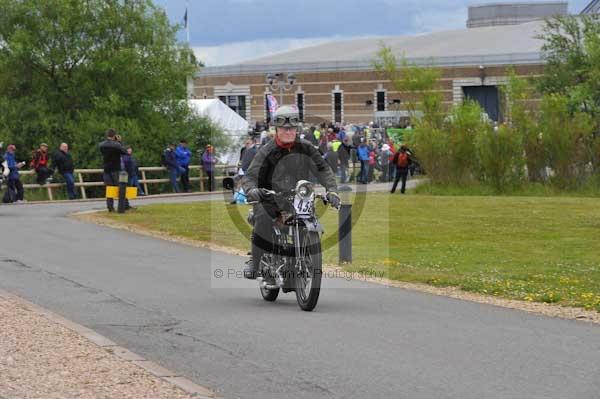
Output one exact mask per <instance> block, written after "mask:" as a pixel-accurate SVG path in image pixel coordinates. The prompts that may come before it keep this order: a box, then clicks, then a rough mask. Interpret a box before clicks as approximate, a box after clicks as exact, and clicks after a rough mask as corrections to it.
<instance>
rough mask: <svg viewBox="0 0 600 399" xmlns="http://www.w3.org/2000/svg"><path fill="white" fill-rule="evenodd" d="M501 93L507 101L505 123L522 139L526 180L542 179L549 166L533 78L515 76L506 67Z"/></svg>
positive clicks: (513, 72)
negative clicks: (539, 120)
mask: <svg viewBox="0 0 600 399" xmlns="http://www.w3.org/2000/svg"><path fill="white" fill-rule="evenodd" d="M504 94H505V98H506V99H507V103H508V104H507V105H508V110H507V111H508V112H507V122H508V123H509V124H510V126H511V127H512V128H513V129H514V130H515V131H516V132H518V133H519V135H520V136H521V138H522V141H523V151H524V153H525V154H524V155H525V164H526V165H527V175H528V178H529V181H531V182H542V181H543V180H544V174H543V173H542V170H543V169H544V168H545V167H546V166H547V165H548V159H547V156H546V151H545V149H544V145H543V143H542V132H541V129H540V127H539V125H538V118H539V106H538V105H537V102H536V101H535V99H537V98H539V93H538V92H537V91H536V90H535V85H534V83H533V82H532V81H530V80H528V79H525V78H521V77H518V76H517V74H516V73H515V70H514V69H513V68H509V70H508V84H507V85H506V87H505V88H504Z"/></svg>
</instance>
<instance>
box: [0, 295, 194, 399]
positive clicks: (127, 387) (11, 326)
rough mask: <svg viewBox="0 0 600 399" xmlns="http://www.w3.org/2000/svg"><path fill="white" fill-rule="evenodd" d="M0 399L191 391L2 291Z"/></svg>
mask: <svg viewBox="0 0 600 399" xmlns="http://www.w3.org/2000/svg"><path fill="white" fill-rule="evenodd" d="M0 326H1V327H0V399H33V398H36V399H37V398H40V399H42V398H43V399H59V398H60V399H72V398H73V399H74V398H84V399H85V398H90V399H91V398H93V399H105V398H118V399H126V398H132V399H155V398H165V399H167V398H169V399H171V398H173V399H188V398H191V396H190V395H188V394H186V393H185V392H184V391H182V390H181V389H179V388H177V387H175V386H173V385H171V384H169V383H168V382H166V381H164V380H162V379H160V378H157V377H154V376H153V375H151V374H150V373H148V372H147V371H145V370H144V369H142V368H140V367H138V366H137V365H135V364H133V363H131V362H127V361H125V360H122V359H120V358H118V357H117V356H116V355H114V354H111V353H109V352H108V351H107V350H105V349H103V348H101V347H99V346H97V345H95V344H93V343H92V342H90V341H88V340H87V339H86V338H84V337H82V336H80V335H78V334H77V333H75V332H73V331H71V330H69V329H68V328H66V327H64V326H62V325H60V324H57V323H56V322H53V321H51V320H49V319H47V318H46V317H44V316H43V315H41V314H39V313H37V312H35V311H34V310H32V309H31V308H29V307H28V305H27V304H26V303H22V302H20V301H18V300H16V299H14V298H10V297H5V296H2V295H1V294H0Z"/></svg>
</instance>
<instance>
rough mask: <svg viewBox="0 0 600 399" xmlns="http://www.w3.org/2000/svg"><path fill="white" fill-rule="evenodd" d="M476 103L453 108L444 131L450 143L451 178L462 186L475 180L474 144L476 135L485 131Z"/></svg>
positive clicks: (469, 101) (476, 166) (467, 102)
mask: <svg viewBox="0 0 600 399" xmlns="http://www.w3.org/2000/svg"><path fill="white" fill-rule="evenodd" d="M481 116H482V110H481V107H480V106H479V104H478V103H476V102H474V101H471V100H467V101H465V102H464V103H462V104H460V105H458V106H456V107H454V109H453V111H452V113H451V114H450V117H449V118H448V122H447V125H446V129H447V130H448V132H449V133H450V134H449V137H448V139H449V141H450V148H449V149H450V158H451V176H452V180H453V182H454V183H457V184H460V185H463V184H466V183H472V182H473V181H474V180H475V179H476V178H477V170H478V167H479V166H478V162H477V151H476V148H475V142H476V139H477V135H478V134H479V132H481V131H482V130H484V129H486V127H487V126H486V125H487V123H486V122H484V121H483V120H482V117H481Z"/></svg>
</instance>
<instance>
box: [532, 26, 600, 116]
mask: <svg viewBox="0 0 600 399" xmlns="http://www.w3.org/2000/svg"><path fill="white" fill-rule="evenodd" d="M539 38H540V39H542V40H544V42H545V43H544V45H543V46H542V51H543V53H544V58H545V60H546V66H545V69H544V75H543V76H542V78H541V79H540V84H539V89H540V91H541V92H542V93H543V94H559V95H563V96H565V97H566V98H567V100H568V106H569V111H570V112H574V111H583V112H587V113H590V114H591V115H593V116H594V117H597V116H599V115H600V15H598V14H592V15H585V16H577V17H575V16H567V17H556V18H553V19H549V20H547V21H546V24H545V26H544V29H543V32H542V34H541V35H539Z"/></svg>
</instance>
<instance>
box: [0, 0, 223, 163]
mask: <svg viewBox="0 0 600 399" xmlns="http://www.w3.org/2000/svg"><path fill="white" fill-rule="evenodd" d="M0 9H1V10H2V13H0V132H1V134H3V135H6V136H7V137H4V139H5V141H11V142H15V143H16V144H17V145H18V146H19V147H20V148H22V149H24V150H27V151H29V150H30V149H33V148H35V147H36V146H37V145H38V144H39V142H41V141H46V142H48V143H49V144H50V145H51V146H53V147H54V146H57V145H58V144H59V143H60V142H62V141H66V142H68V143H71V144H72V147H73V149H74V157H75V161H76V162H77V165H78V166H79V167H88V166H97V165H98V163H99V154H98V151H97V147H96V145H97V143H98V141H100V140H101V139H102V136H103V132H104V131H105V130H106V129H107V128H108V127H114V128H116V129H117V130H118V131H119V132H120V133H121V134H122V135H123V137H124V140H125V141H126V142H127V144H130V145H132V146H133V147H134V148H135V149H136V154H137V156H138V158H139V159H140V162H141V163H142V164H151V163H153V164H157V163H158V160H159V157H160V152H161V150H162V149H163V148H164V145H165V144H166V143H167V142H168V141H176V140H178V139H180V138H186V139H187V140H189V141H190V142H195V141H196V140H197V135H202V136H204V135H213V136H215V137H216V136H218V135H219V131H218V129H215V128H214V126H211V127H210V130H209V131H206V129H204V130H202V129H199V128H201V127H202V126H204V127H206V123H205V122H203V121H201V120H200V118H198V117H196V116H194V115H193V114H192V111H191V110H190V109H189V107H188V106H187V103H186V102H185V101H183V100H184V99H185V98H186V85H185V83H186V77H188V76H190V75H192V74H193V73H194V72H195V71H196V70H197V67H198V66H197V64H196V63H195V58H193V57H192V56H191V51H190V49H189V48H187V47H185V46H182V45H180V44H179V43H177V40H176V32H177V30H178V29H179V27H178V26H177V25H171V24H170V23H169V21H168V19H167V17H166V15H165V13H164V11H163V10H162V9H160V8H158V7H157V6H155V5H154V4H153V2H152V0H44V1H39V0H0ZM20 155H21V156H24V155H25V154H23V153H21V154H20Z"/></svg>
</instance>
